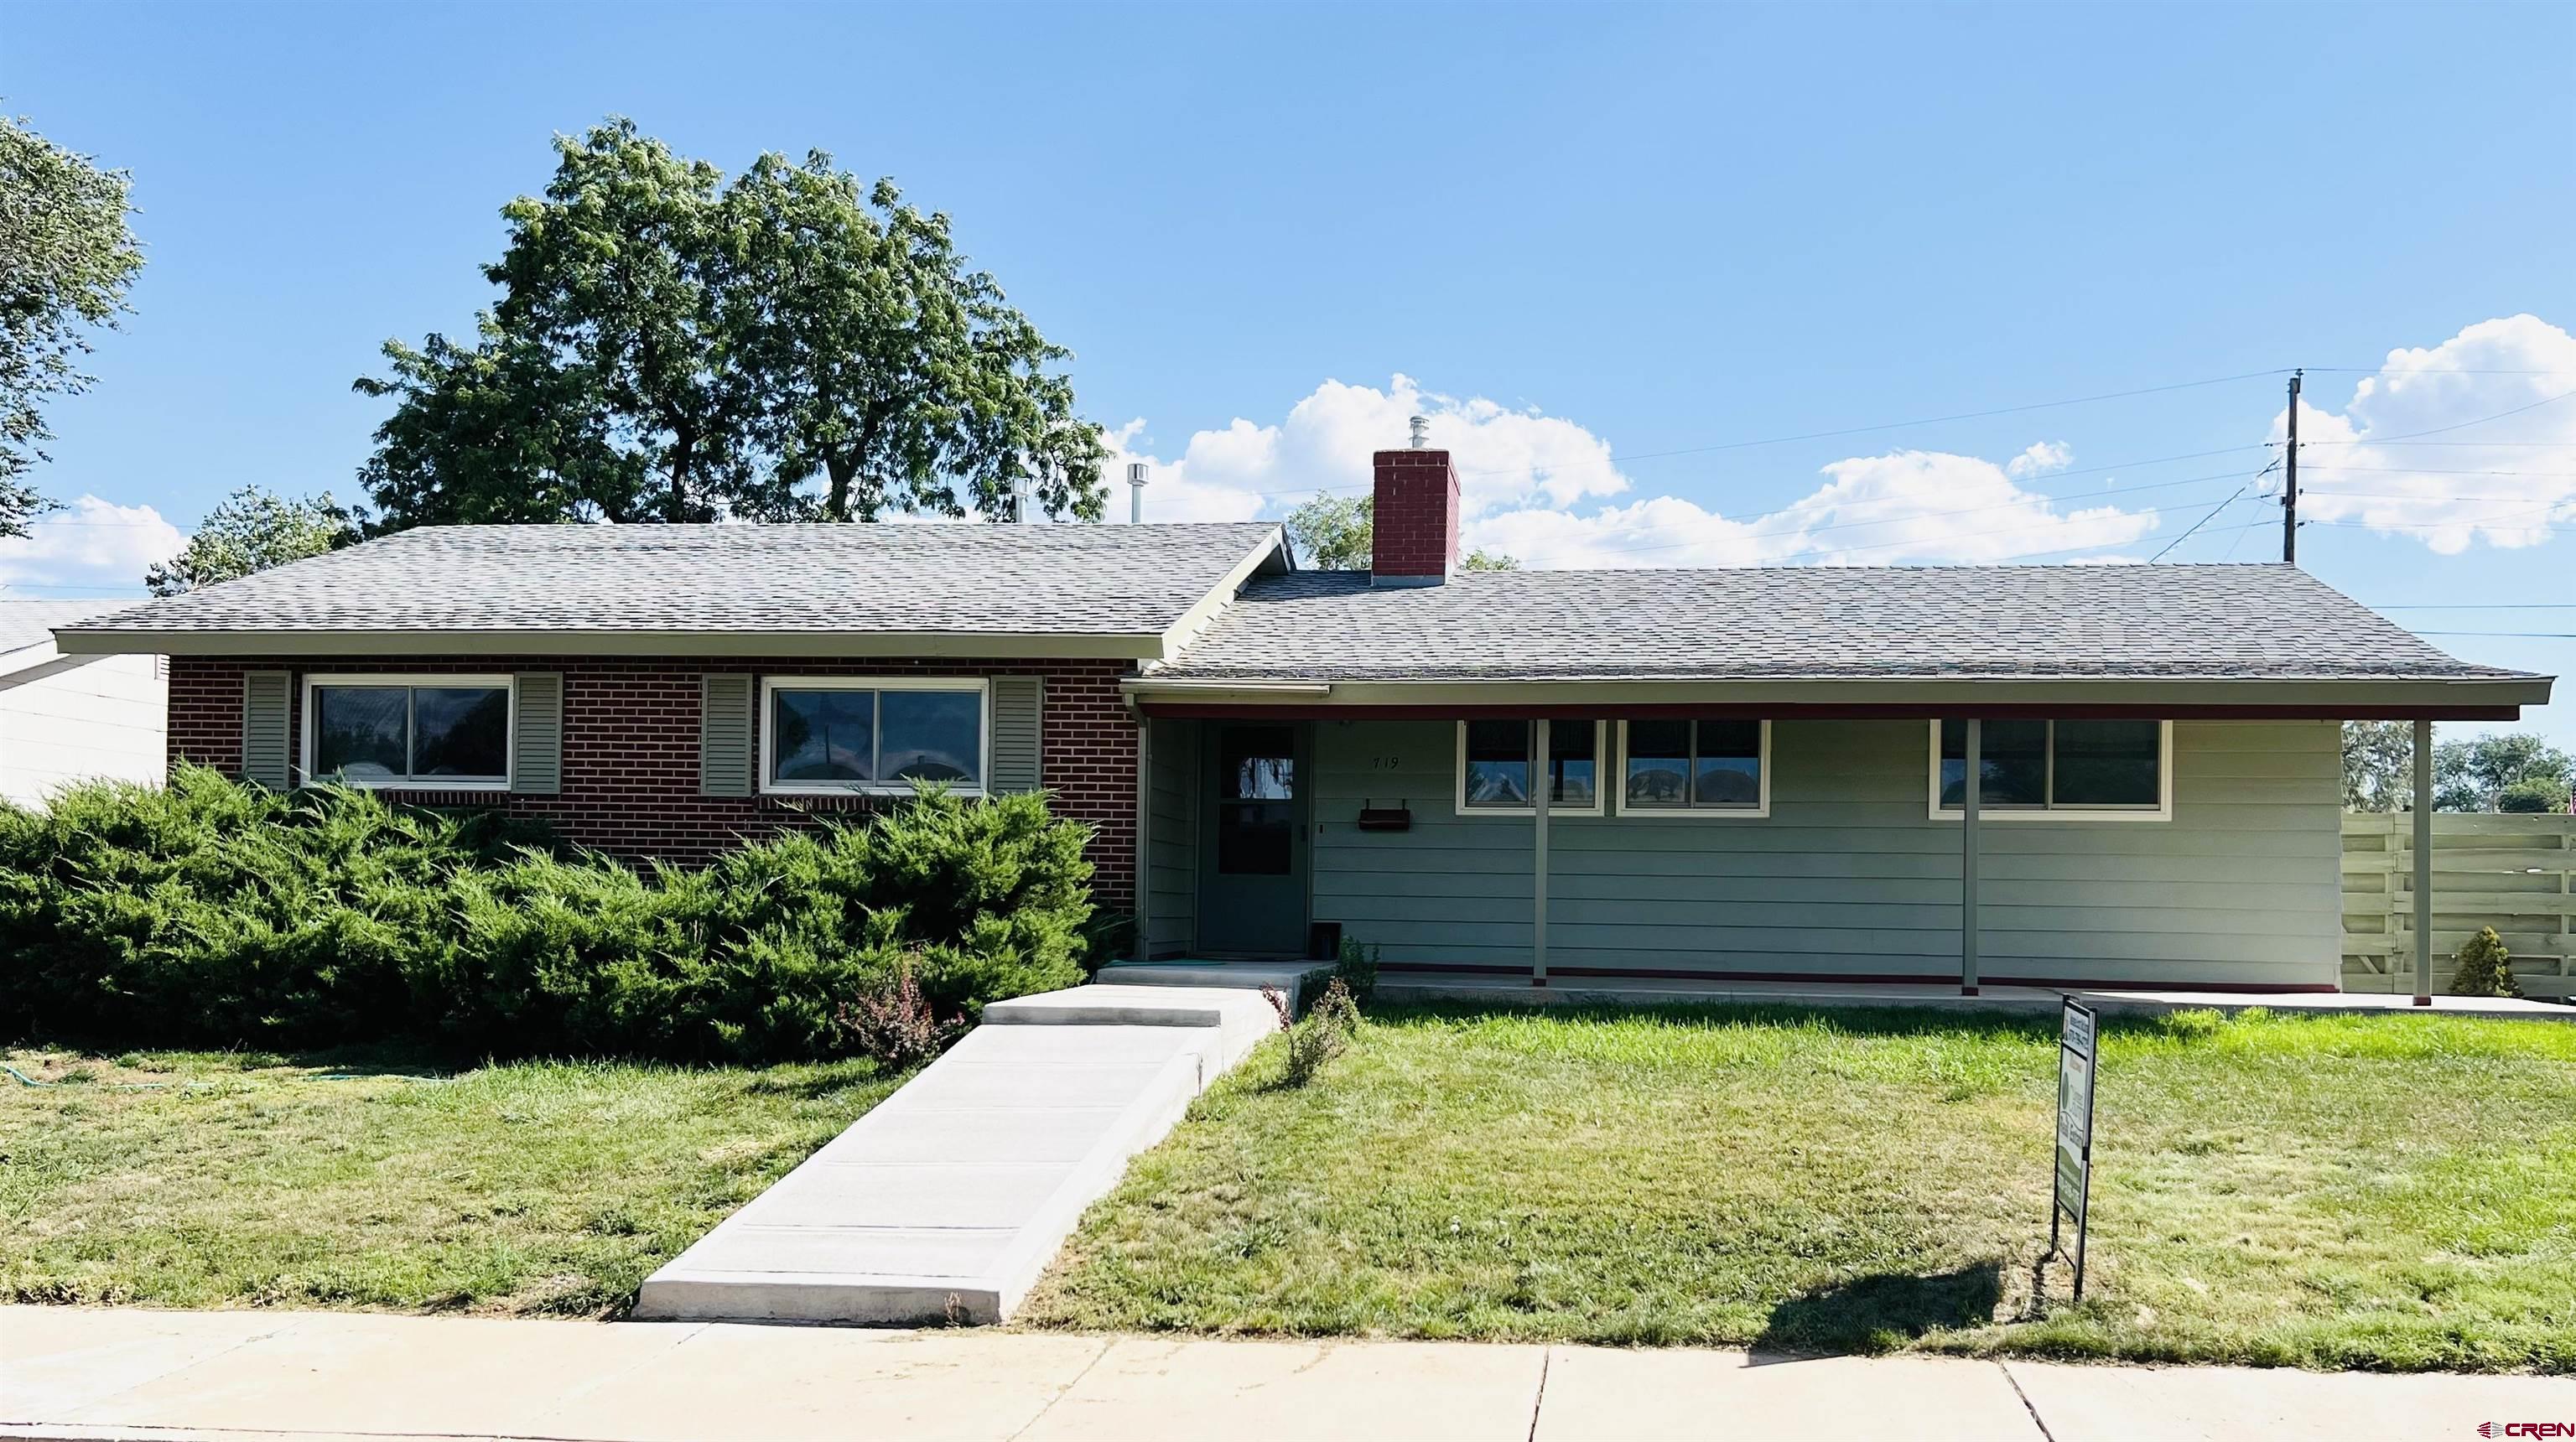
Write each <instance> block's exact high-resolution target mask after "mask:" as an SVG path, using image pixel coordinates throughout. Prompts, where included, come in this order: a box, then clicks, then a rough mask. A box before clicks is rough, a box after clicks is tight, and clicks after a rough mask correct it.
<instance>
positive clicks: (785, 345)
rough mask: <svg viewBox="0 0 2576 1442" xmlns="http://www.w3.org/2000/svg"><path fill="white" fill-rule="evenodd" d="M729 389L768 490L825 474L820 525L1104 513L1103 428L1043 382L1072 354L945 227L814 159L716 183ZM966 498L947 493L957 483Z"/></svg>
mask: <svg viewBox="0 0 2576 1442" xmlns="http://www.w3.org/2000/svg"><path fill="white" fill-rule="evenodd" d="M724 211H725V216H726V221H727V224H728V227H729V233H730V234H731V235H733V236H734V237H736V238H737V240H738V242H739V249H738V250H737V251H735V252H734V253H733V261H734V273H733V275H732V276H731V277H730V278H729V280H728V283H727V284H726V285H725V287H724V301H725V306H726V314H725V317H724V329H725V332H726V334H727V335H728V336H729V337H731V338H732V343H733V344H734V346H735V351H734V356H735V361H736V364H735V366H734V369H733V370H732V372H731V379H732V381H733V383H734V384H735V385H737V386H742V387H746V388H748V389H749V391H750V394H748V395H746V396H745V397H743V399H742V405H743V407H744V409H746V410H747V411H751V412H754V413H756V414H757V415H758V418H759V419H758V421H757V423H756V433H757V435H758V437H759V439H760V441H761V442H762V444H763V446H764V447H765V449H766V450H767V451H768V452H769V453H770V454H772V455H773V456H775V457H776V464H775V471H774V475H775V478H776V481H777V483H778V486H779V488H781V489H785V488H792V487H794V486H796V485H798V484H800V483H802V482H804V481H807V480H809V479H811V478H813V477H815V476H817V475H819V476H821V477H822V480H823V490H822V495H821V497H820V510H821V514H822V516H823V518H824V519H825V520H830V521H848V520H862V521H867V520H874V519H876V518H877V516H878V515H879V514H880V513H881V512H883V511H886V510H889V509H891V510H897V511H932V512H937V513H940V514H944V515H961V514H964V511H965V509H966V508H967V507H969V506H971V507H973V508H974V509H975V510H976V511H978V512H981V513H982V514H984V515H988V516H1002V515H1006V514H1014V513H1016V509H1017V506H1018V503H1019V498H1020V497H1021V495H1022V494H1023V492H1024V491H1025V492H1026V494H1028V495H1029V496H1030V497H1031V498H1032V499H1034V500H1035V501H1036V503H1037V504H1038V505H1039V506H1041V507H1042V508H1044V509H1045V510H1046V512H1047V513H1048V514H1050V515H1061V514H1064V513H1066V512H1071V513H1072V514H1074V515H1077V516H1080V517H1082V518H1084V519H1086V520H1097V519H1099V516H1100V510H1101V499H1102V494H1103V493H1102V489H1101V485H1100V463H1101V460H1102V459H1103V457H1104V455H1105V454H1106V452H1105V449H1104V447H1103V446H1102V444H1101V440H1100V430H1099V427H1097V426H1095V425H1093V424H1091V423H1090V422H1088V421H1084V420H1082V419H1080V418H1079V417H1077V416H1075V414H1074V413H1073V386H1072V383H1071V382H1070V381H1068V380H1067V379H1066V378H1065V377H1064V376H1063V375H1061V374H1059V373H1057V372H1055V371H1053V370H1052V369H1050V368H1051V367H1053V366H1055V365H1056V364H1057V363H1058V362H1061V361H1063V360H1065V359H1066V358H1067V357H1068V356H1069V355H1070V352H1068V351H1066V350H1065V349H1064V348H1063V347H1061V346H1057V345H1053V344H1050V343H1049V342H1048V341H1047V339H1046V337H1044V336H1043V335H1040V334H1039V333H1038V329H1037V327H1036V326H1035V325H1034V324H1032V323H1031V322H1030V321H1029V318H1028V317H1027V316H1025V315H1023V314H1021V313H1020V312H1019V311H1018V310H1016V309H1014V308H1012V307H1011V306H1010V305H1009V304H1007V303H1006V302H1005V300H1004V298H1003V295H1002V289H1001V286H1000V285H999V284H998V283H996V282H995V281H994V279H993V277H992V276H991V275H989V274H987V273H985V272H983V271H979V270H969V269H968V268H967V264H966V259H965V257H964V256H962V255H960V254H959V253H958V251H957V247H956V243H955V241H954V240H953V238H952V237H951V236H950V233H949V224H948V217H947V216H945V215H939V214H924V213H923V212H922V211H920V210H919V209H917V208H915V207H913V206H911V205H908V204H906V203H905V202H904V199H903V194H902V192H901V191H899V190H897V189H896V188H895V185H894V183H893V182H892V181H889V180H879V181H878V182H876V184H875V185H874V186H873V187H867V188H863V187H862V185H861V183H860V181H859V179H858V178H857V177H856V176H854V175H851V174H850V173H848V172H847V171H843V170H839V169H836V168H834V166H833V163H832V157H831V156H829V155H827V154H825V153H823V152H822V151H819V150H818V151H814V152H811V153H809V154H808V155H807V156H806V158H805V163H804V164H803V165H801V166H799V165H792V164H790V163H788V161H787V160H786V159H785V158H784V157H782V156H777V155H763V156H761V157H760V158H759V159H758V160H756V161H754V162H753V163H752V166H751V169H750V170H748V171H746V172H745V173H744V174H743V175H742V176H741V178H739V179H738V180H736V181H735V182H734V183H733V184H732V185H731V186H730V187H728V188H727V190H726V193H725V198H724ZM961 487H962V488H963V491H964V493H963V494H962V495H961V494H960V488H961Z"/></svg>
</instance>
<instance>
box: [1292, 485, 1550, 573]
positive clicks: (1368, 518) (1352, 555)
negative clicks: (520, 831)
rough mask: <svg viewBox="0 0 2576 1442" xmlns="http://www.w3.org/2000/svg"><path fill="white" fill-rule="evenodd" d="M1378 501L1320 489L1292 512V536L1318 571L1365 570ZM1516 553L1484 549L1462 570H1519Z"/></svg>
mask: <svg viewBox="0 0 2576 1442" xmlns="http://www.w3.org/2000/svg"><path fill="white" fill-rule="evenodd" d="M1376 513H1377V501H1376V498H1375V497H1373V496H1336V495H1334V494H1332V493H1331V492H1329V491H1318V492H1316V493H1315V499H1313V500H1311V501H1308V502H1307V503H1306V504H1304V505H1302V506H1299V507H1298V508H1297V509H1295V510H1293V511H1290V512H1289V513H1288V539H1289V540H1290V541H1291V542H1293V543H1294V544H1295V545H1296V548H1297V554H1298V555H1299V556H1301V557H1303V558H1304V560H1305V563H1306V564H1307V565H1308V566H1310V567H1312V568H1314V569H1315V570H1318V571H1365V570H1367V569H1368V568H1369V556H1370V553H1371V550H1372V548H1373V547H1374V546H1375V544H1376V534H1377V530H1376V521H1375V517H1376ZM1520 568H1521V563H1520V561H1519V560H1518V559H1517V558H1516V557H1512V556H1506V555H1503V554H1501V553H1500V552H1496V551H1487V550H1483V549H1478V550H1473V551H1469V552H1468V553H1467V554H1466V555H1465V556H1463V557H1461V558H1460V559H1459V561H1458V569H1460V570H1462V571H1517V570H1519V569H1520Z"/></svg>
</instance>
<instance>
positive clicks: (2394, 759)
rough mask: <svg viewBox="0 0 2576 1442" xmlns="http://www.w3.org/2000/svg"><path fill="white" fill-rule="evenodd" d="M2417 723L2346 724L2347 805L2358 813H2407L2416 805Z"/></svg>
mask: <svg viewBox="0 0 2576 1442" xmlns="http://www.w3.org/2000/svg"><path fill="white" fill-rule="evenodd" d="M2414 767H2415V724H2414V723H2413V722H2411V721H2346V722H2345V723H2343V804H2344V805H2345V806H2346V807H2347V808H2349V809H2351V810H2354V811H2404V810H2406V809H2407V808H2408V807H2409V806H2411V805H2412V804H2414V794H2415V772H2414Z"/></svg>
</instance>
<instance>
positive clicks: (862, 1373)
mask: <svg viewBox="0 0 2576 1442" xmlns="http://www.w3.org/2000/svg"><path fill="white" fill-rule="evenodd" d="M2516 1421H2547V1422H2576V1380H2570V1379H2565V1378H2538V1377H2456V1376H2440V1375H2435V1376H2377V1375H2368V1374H2318V1373H2305V1372H2287V1371H2252V1370H2244V1369H2237V1368H2163V1369H2149V1368H2135V1367H2083V1366H2065V1365H2058V1364H2052V1363H2036V1362H2011V1363H1994V1362H1979V1361H1963V1360H1950V1359H1943V1358H1921V1357H1892V1358H1832V1359H1825V1360H1815V1361H1786V1360H1780V1359H1774V1358H1766V1357H1760V1356H1752V1357H1748V1356H1747V1355H1746V1354H1744V1353H1742V1352H1732V1351H1704V1350H1684V1349H1655V1350H1648V1349H1639V1350H1620V1349H1611V1348H1598V1347H1562V1346H1556V1347H1541V1346H1485V1345H1478V1344H1473V1343H1458V1342H1271V1341H1216V1340H1210V1339H1203V1338H1197V1339H1167V1338H1142V1337H1098V1336H1075V1335H1065V1334H1056V1333H1024V1332H998V1331H982V1330H969V1331H929V1332H896V1331H860V1330H845V1329H836V1328H807V1327H763V1326H747V1325H738V1324H723V1323H669V1322H664V1323H653V1322H623V1323H607V1324H602V1323H594V1322H545V1321H515V1320H484V1319H476V1318H453V1317H403V1316H388V1315H380V1314H370V1313H334V1312H155V1311H141V1310H133V1311H117V1310H99V1309H85V1308H70V1307H7V1308H0V1437H37V1438H129V1437H149V1438H157V1439H186V1438H199V1437H203V1438H221V1439H234V1442H239V1439H249V1438H261V1437H295V1438H301V1439H308V1442H309V1439H314V1438H333V1437H355V1436H362V1435H363V1436H368V1437H377V1438H385V1437H437V1438H454V1437H500V1438H546V1439H580V1442H699V1439H730V1438H742V1439H762V1442H771V1439H775V1442H790V1439H804V1438H816V1439H822V1438H852V1437H865V1438H870V1439H883V1442H909V1439H915V1438H925V1439H931V1438H938V1439H945V1438H955V1439H964V1442H1009V1439H1024V1442H1064V1439H1085V1438H1096V1439H1103V1442H1161V1439H1182V1438H1188V1439H1200V1438H1210V1437H1226V1438H1230V1439H1241V1442H1267V1439H1274V1438H1295V1439H1305V1438H1317V1439H1321V1438H1403V1439H1425V1442H1440V1439H1473V1442H1577V1439H1614V1438H1615V1439H1623V1442H1625V1439H1651V1438H1746V1439H1768V1438H1801V1439H1806V1438H1819V1437H1850V1438H1881V1437H1891V1438H1922V1439H1959V1442H2020V1439H2036V1442H2109V1439H2142V1442H2167V1439H2181V1438H2193V1439H2200V1438H2208V1439H2220V1438H2247V1437H2261V1438H2264V1439H2266V1442H2271V1439H2284V1442H2288V1439H2319V1442H2323V1439H2329V1438H2331V1439H2335V1442H2362V1439H2376V1438H2387V1439H2399V1438H2404V1439H2419V1438H2436V1439H2438V1438H2474V1437H2477V1436H2478V1435H2479V1432H2478V1427H2479V1424H2481V1423H2485V1422H2493V1423H2495V1424H2496V1428H2495V1435H2499V1436H2501V1435H2506V1433H2505V1424H2507V1423H2509V1422H2516Z"/></svg>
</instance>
